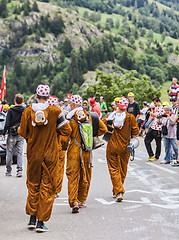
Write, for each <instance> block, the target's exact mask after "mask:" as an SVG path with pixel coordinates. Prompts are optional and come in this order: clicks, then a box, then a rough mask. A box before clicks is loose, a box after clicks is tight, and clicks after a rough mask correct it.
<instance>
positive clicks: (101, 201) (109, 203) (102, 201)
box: [95, 198, 115, 205]
mask: <svg viewBox="0 0 179 240" xmlns="http://www.w3.org/2000/svg"><path fill="white" fill-rule="evenodd" d="M95 200H96V201H98V202H100V203H102V204H104V205H111V204H114V203H115V201H111V202H108V201H106V200H104V199H103V198H95Z"/></svg>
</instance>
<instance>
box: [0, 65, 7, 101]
mask: <svg viewBox="0 0 179 240" xmlns="http://www.w3.org/2000/svg"><path fill="white" fill-rule="evenodd" d="M5 95H6V66H4V71H3V76H2V83H1V100H4V97H5Z"/></svg>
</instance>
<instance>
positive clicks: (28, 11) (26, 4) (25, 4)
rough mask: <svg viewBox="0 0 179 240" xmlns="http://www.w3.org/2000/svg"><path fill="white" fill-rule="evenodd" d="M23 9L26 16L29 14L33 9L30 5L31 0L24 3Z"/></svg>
mask: <svg viewBox="0 0 179 240" xmlns="http://www.w3.org/2000/svg"><path fill="white" fill-rule="evenodd" d="M22 10H23V11H24V16H28V15H29V13H30V11H31V7H30V2H29V0H27V1H26V2H25V3H24V4H23V5H22Z"/></svg>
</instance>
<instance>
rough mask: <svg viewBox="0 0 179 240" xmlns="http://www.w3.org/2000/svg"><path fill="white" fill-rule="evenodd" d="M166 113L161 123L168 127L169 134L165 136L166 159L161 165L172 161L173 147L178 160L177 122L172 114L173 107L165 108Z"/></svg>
mask: <svg viewBox="0 0 179 240" xmlns="http://www.w3.org/2000/svg"><path fill="white" fill-rule="evenodd" d="M164 111H165V114H166V117H163V118H162V119H161V120H160V121H159V122H161V124H162V125H163V126H166V127H167V134H166V135H163V142H164V147H165V159H164V160H163V161H161V162H160V163H164V164H167V163H170V160H171V159H172V156H171V153H172V151H171V147H173V150H174V152H175V157H176V159H178V144H177V137H176V126H175V125H176V120H175V118H176V117H175V115H174V113H172V107H171V106H165V107H164Z"/></svg>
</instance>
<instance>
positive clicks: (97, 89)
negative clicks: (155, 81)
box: [83, 71, 160, 106]
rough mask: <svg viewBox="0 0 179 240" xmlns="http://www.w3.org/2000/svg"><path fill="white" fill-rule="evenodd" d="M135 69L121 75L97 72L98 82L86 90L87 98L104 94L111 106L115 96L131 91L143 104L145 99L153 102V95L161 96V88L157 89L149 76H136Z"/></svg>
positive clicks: (85, 95)
mask: <svg viewBox="0 0 179 240" xmlns="http://www.w3.org/2000/svg"><path fill="white" fill-rule="evenodd" d="M135 73H136V72H135V71H130V72H129V73H126V74H124V75H123V76H122V77H119V76H118V75H117V74H113V75H111V74H110V75H107V74H105V73H104V72H99V71H98V72H97V74H96V84H93V85H89V86H88V88H87V90H86V91H85V92H84V95H83V97H84V98H85V99H87V98H89V97H93V96H95V97H97V98H99V97H100V96H103V97H104V99H105V101H106V102H107V105H108V106H111V103H112V102H113V100H114V98H115V97H119V96H126V97H127V94H128V93H129V92H133V93H134V94H135V98H136V99H137V101H138V102H139V104H140V105H142V102H143V101H148V102H151V101H152V98H153V96H160V89H156V88H155V87H154V86H153V85H152V84H151V81H150V79H149V78H148V77H147V76H142V77H141V78H136V77H135Z"/></svg>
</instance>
